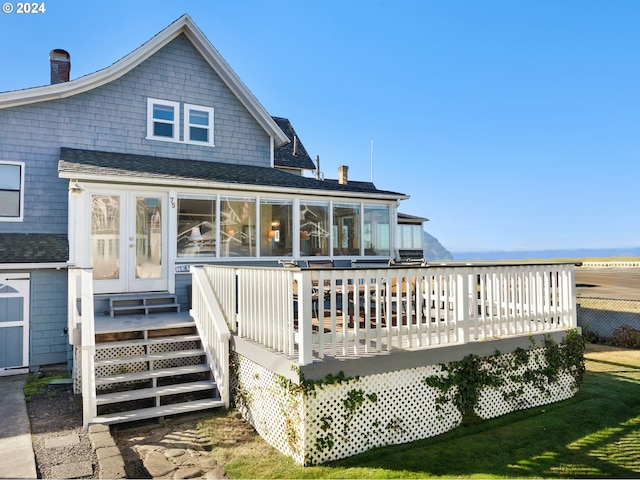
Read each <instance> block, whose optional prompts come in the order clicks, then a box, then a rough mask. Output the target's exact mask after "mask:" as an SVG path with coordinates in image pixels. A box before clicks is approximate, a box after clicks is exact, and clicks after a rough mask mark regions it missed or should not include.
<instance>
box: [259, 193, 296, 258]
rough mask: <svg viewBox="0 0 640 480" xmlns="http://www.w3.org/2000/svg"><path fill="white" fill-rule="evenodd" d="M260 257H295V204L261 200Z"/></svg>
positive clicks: (284, 201) (283, 201)
mask: <svg viewBox="0 0 640 480" xmlns="http://www.w3.org/2000/svg"><path fill="white" fill-rule="evenodd" d="M260 230H261V231H260V256H261V257H274V256H278V257H287V256H291V255H293V234H292V232H293V202H292V201H286V200H272V199H264V198H263V199H262V200H260Z"/></svg>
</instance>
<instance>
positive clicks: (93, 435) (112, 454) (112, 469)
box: [89, 424, 126, 479]
mask: <svg viewBox="0 0 640 480" xmlns="http://www.w3.org/2000/svg"><path fill="white" fill-rule="evenodd" d="M89 441H90V442H91V448H92V449H93V451H94V452H96V456H97V457H98V478H109V479H111V478H112V479H120V478H126V473H125V468H124V459H123V458H122V454H121V453H120V449H119V448H118V447H117V446H116V442H115V441H114V440H113V437H112V436H111V430H110V429H109V426H108V425H103V424H94V425H89Z"/></svg>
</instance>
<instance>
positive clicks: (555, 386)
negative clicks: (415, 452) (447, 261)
mask: <svg viewBox="0 0 640 480" xmlns="http://www.w3.org/2000/svg"><path fill="white" fill-rule="evenodd" d="M544 352H545V350H544V348H539V349H536V350H533V352H532V353H531V354H530V355H529V362H528V365H522V366H520V367H519V368H518V369H515V368H510V366H511V365H517V362H516V358H515V356H514V354H504V355H501V356H500V357H498V358H497V359H496V358H495V357H492V358H491V359H488V360H487V361H485V362H484V363H483V366H482V368H485V369H488V370H491V369H494V370H495V371H503V372H506V373H504V383H503V385H502V386H501V387H500V388H499V389H490V388H485V390H484V391H483V392H482V393H481V397H480V399H479V401H478V405H477V411H476V413H477V414H478V415H479V416H480V417H482V418H485V419H488V418H493V417H497V416H500V415H504V414H506V413H510V412H513V411H515V410H520V409H524V408H529V407H534V406H539V405H545V404H549V403H553V402H557V401H561V400H565V399H567V398H570V397H571V396H573V395H574V394H575V392H576V386H575V381H574V379H573V377H572V376H571V375H570V374H568V373H567V374H563V375H560V376H559V378H558V380H557V382H555V383H551V384H549V383H548V382H547V381H546V379H545V381H544V382H543V383H541V386H540V387H537V386H536V385H532V384H529V385H516V384H515V382H514V381H513V380H512V379H511V378H510V377H512V376H513V377H518V376H521V375H522V374H523V373H524V372H525V371H526V370H532V369H540V368H543V367H544ZM236 364H237V366H238V368H237V379H236V381H237V385H238V386H237V392H238V397H239V401H238V409H239V411H240V412H241V413H242V414H243V415H244V416H245V417H246V418H247V419H248V420H249V421H250V422H251V424H252V425H253V426H254V427H255V428H256V430H257V431H258V433H259V434H260V435H261V436H262V437H263V438H264V439H265V440H266V441H267V442H268V443H270V444H271V445H272V446H274V447H275V448H276V449H278V450H279V451H281V452H282V453H284V454H286V455H289V456H291V457H293V458H294V460H295V461H297V462H299V463H303V462H304V463H306V464H318V463H325V462H328V461H332V460H337V459H340V458H344V457H348V456H352V455H355V454H358V453H361V452H363V451H366V450H369V449H371V448H374V447H377V446H383V445H391V444H399V443H406V442H412V441H415V440H419V439H423V438H427V437H432V436H435V435H439V434H442V433H444V432H447V431H449V430H451V429H453V428H455V427H456V426H457V425H459V424H460V422H461V420H462V415H461V413H460V412H459V411H458V410H457V409H456V408H455V406H454V405H453V403H452V402H445V403H443V404H440V405H439V404H438V402H437V400H438V399H439V398H440V397H441V396H442V392H441V391H440V390H438V389H436V388H433V387H429V386H427V385H426V383H425V381H424V380H425V379H426V378H428V377H431V376H434V375H439V374H440V373H441V367H440V366H439V365H431V366H424V367H420V368H413V369H407V370H402V371H396V372H390V373H383V374H376V375H369V376H366V377H360V378H358V379H353V380H350V381H347V382H342V383H338V384H335V385H323V388H316V390H315V395H307V396H304V395H303V394H302V392H300V391H296V390H295V388H294V389H292V388H291V387H287V385H286V382H282V377H279V376H278V375H276V374H274V373H273V372H271V371H269V370H267V369H265V368H263V367H261V366H260V365H257V364H256V363H254V362H252V361H250V360H248V359H246V358H245V357H242V356H240V355H236ZM496 369H500V370H496ZM514 392H515V394H514ZM509 394H511V395H509ZM303 419H304V420H303ZM303 436H304V438H303Z"/></svg>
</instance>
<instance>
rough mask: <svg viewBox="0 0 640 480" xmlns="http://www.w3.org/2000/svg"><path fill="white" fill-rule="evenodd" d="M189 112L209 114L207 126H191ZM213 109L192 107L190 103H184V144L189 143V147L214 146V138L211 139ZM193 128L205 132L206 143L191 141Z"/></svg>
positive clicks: (198, 106)
mask: <svg viewBox="0 0 640 480" xmlns="http://www.w3.org/2000/svg"><path fill="white" fill-rule="evenodd" d="M191 110H201V111H203V112H206V113H208V114H209V125H208V126H206V127H204V126H202V125H196V124H194V125H192V124H191V122H190V119H189V117H190V114H191ZM213 119H214V116H213V108H212V107H204V106H202V105H193V104H191V103H185V104H184V134H183V135H184V136H183V141H184V143H189V144H191V145H207V146H209V147H215V145H214V137H213ZM192 126H193V127H195V128H200V129H203V130H207V141H206V142H201V141H198V140H192V139H191V127H192Z"/></svg>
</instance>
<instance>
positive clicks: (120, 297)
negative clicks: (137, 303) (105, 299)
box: [109, 293, 177, 302]
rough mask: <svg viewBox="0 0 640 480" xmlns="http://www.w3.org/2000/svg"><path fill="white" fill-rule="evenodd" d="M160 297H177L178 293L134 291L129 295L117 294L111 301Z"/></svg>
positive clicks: (110, 298)
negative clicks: (143, 292) (141, 292)
mask: <svg viewBox="0 0 640 480" xmlns="http://www.w3.org/2000/svg"><path fill="white" fill-rule="evenodd" d="M158 298H177V295H175V294H173V293H145V294H139V293H133V294H129V295H116V296H113V297H109V301H111V302H117V301H120V300H143V299H154V300H155V299H158Z"/></svg>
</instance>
